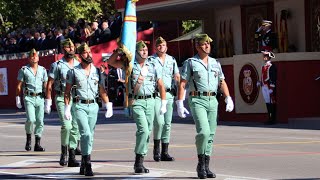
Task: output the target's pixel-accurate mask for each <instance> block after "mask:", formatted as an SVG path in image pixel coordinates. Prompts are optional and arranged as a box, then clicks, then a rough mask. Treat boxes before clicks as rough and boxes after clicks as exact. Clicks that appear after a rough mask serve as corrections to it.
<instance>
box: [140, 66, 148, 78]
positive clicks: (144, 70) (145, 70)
mask: <svg viewBox="0 0 320 180" xmlns="http://www.w3.org/2000/svg"><path fill="white" fill-rule="evenodd" d="M140 73H141V76H146V75H147V74H148V67H147V66H143V67H142V69H141V72H140Z"/></svg>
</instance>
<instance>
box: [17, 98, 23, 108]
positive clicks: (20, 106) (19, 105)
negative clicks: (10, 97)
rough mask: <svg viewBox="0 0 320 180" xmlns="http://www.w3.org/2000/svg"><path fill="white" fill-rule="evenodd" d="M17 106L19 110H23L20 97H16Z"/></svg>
mask: <svg viewBox="0 0 320 180" xmlns="http://www.w3.org/2000/svg"><path fill="white" fill-rule="evenodd" d="M16 106H17V108H19V109H21V108H22V105H21V100H20V96H16Z"/></svg>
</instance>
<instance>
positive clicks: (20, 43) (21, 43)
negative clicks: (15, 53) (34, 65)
mask: <svg viewBox="0 0 320 180" xmlns="http://www.w3.org/2000/svg"><path fill="white" fill-rule="evenodd" d="M25 43H26V38H25V35H24V34H23V33H22V32H21V33H18V34H17V47H18V50H19V52H25Z"/></svg>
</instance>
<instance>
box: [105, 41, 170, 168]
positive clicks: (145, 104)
mask: <svg viewBox="0 0 320 180" xmlns="http://www.w3.org/2000/svg"><path fill="white" fill-rule="evenodd" d="M118 51H121V50H118ZM118 51H116V52H115V53H113V54H112V55H111V57H110V58H109V60H108V61H107V62H108V64H110V65H111V66H114V67H116V68H124V67H125V62H124V61H123V60H120V61H118V60H117V57H118V56H119V55H121V53H120V54H119V52H118ZM122 59H123V58H122ZM161 77H162V75H161V71H159V68H158V67H157V66H156V65H155V64H154V62H152V61H150V59H148V47H147V45H146V44H145V43H144V42H143V41H139V42H137V44H136V59H135V60H134V64H133V67H132V73H131V76H130V77H129V82H128V83H129V99H130V100H129V101H130V103H129V104H131V106H132V113H133V119H134V121H135V122H136V126H137V131H136V146H135V150H134V151H135V153H136V158H135V163H134V172H135V173H149V169H147V168H145V167H144V165H143V161H144V156H146V154H147V152H148V144H149V139H150V133H151V130H152V127H153V120H154V114H155V108H154V106H155V99H154V93H155V88H156V86H157V87H158V89H159V91H160V96H161V107H160V109H158V111H160V113H161V114H164V113H165V112H166V111H167V108H166V104H167V100H165V99H166V94H165V89H164V84H163V81H162V79H161Z"/></svg>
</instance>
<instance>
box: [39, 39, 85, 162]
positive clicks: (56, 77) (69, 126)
mask: <svg viewBox="0 0 320 180" xmlns="http://www.w3.org/2000/svg"><path fill="white" fill-rule="evenodd" d="M61 44H62V47H63V52H64V56H63V57H62V58H61V59H60V60H59V61H57V62H54V63H52V64H51V68H50V71H49V81H48V84H47V93H46V100H45V112H46V113H48V114H49V113H50V111H51V105H52V99H51V93H52V85H53V84H54V91H55V94H56V96H55V105H56V108H57V111H58V115H59V118H60V123H61V131H60V138H61V156H60V161H59V164H60V165H61V166H65V165H67V151H68V148H69V160H68V167H78V166H79V163H78V162H77V161H76V158H75V154H76V149H77V144H78V140H79V139H80V134H79V129H78V124H77V121H76V120H75V118H72V119H71V120H66V119H65V118H64V92H65V88H66V78H67V72H68V70H70V69H73V67H74V66H77V65H79V64H80V62H79V61H78V60H77V58H76V56H75V49H74V44H73V43H72V41H71V40H70V39H69V38H68V39H66V40H64V41H62V43H61ZM70 104H72V101H71V103H70ZM72 115H73V114H72Z"/></svg>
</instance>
